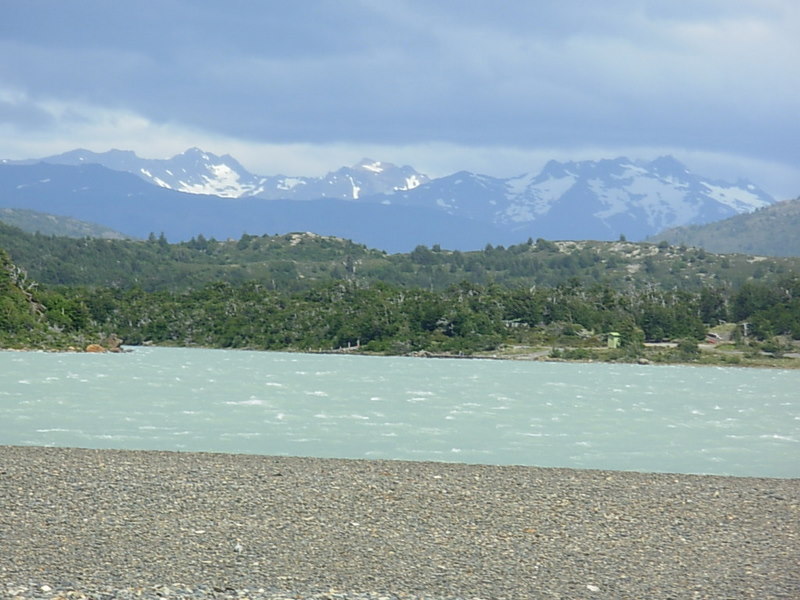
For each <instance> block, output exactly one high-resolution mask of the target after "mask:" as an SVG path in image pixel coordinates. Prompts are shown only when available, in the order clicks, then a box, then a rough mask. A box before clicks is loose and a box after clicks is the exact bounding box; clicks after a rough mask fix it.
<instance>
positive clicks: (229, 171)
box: [14, 148, 429, 200]
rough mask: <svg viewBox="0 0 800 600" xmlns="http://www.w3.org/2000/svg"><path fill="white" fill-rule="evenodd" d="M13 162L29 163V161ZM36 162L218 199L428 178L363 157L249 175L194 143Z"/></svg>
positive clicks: (315, 195)
mask: <svg viewBox="0 0 800 600" xmlns="http://www.w3.org/2000/svg"><path fill="white" fill-rule="evenodd" d="M14 162H16V163H17V164H19V163H27V164H30V163H31V162H34V161H14ZM41 162H45V163H50V164H60V165H87V164H98V165H102V166H104V167H106V168H108V169H112V170H114V171H127V172H128V173H133V174H134V175H138V176H139V177H141V178H143V179H145V180H146V181H149V182H150V183H154V184H156V185H158V186H160V187H163V188H167V189H170V190H175V191H178V192H186V193H188V194H205V195H213V196H220V197H222V198H249V197H256V198H264V199H267V200H278V199H281V200H316V199H319V198H339V199H342V200H357V199H359V198H360V197H363V196H365V195H374V194H391V193H393V192H395V191H398V190H403V191H404V190H410V189H413V188H415V187H417V186H419V185H421V184H423V183H426V182H427V181H429V178H428V177H427V176H426V175H423V174H422V173H418V172H417V171H415V170H414V169H413V168H411V167H409V166H403V167H398V166H396V165H393V164H391V163H384V162H380V161H375V160H371V159H367V158H365V159H363V160H362V161H361V162H359V163H357V164H355V165H353V166H352V167H342V168H341V169H339V170H338V171H334V172H331V173H328V174H327V175H324V176H322V177H304V176H298V177H291V176H286V175H268V176H264V175H254V174H253V173H250V172H249V171H247V169H245V168H244V167H243V166H242V165H241V164H240V163H239V162H238V161H237V160H236V159H235V158H233V157H232V156H230V155H229V154H225V155H223V156H217V155H216V154H212V153H211V152H205V151H204V150H201V149H199V148H190V149H188V150H186V151H185V152H183V153H182V154H177V155H175V156H173V157H172V158H168V159H147V158H139V157H138V156H136V154H135V153H133V152H130V151H124V150H110V151H108V152H102V153H95V152H90V151H89V150H73V151H71V152H66V153H64V154H58V155H56V156H49V157H47V158H43V159H41Z"/></svg>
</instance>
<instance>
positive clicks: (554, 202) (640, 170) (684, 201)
mask: <svg viewBox="0 0 800 600" xmlns="http://www.w3.org/2000/svg"><path fill="white" fill-rule="evenodd" d="M382 201H383V202H389V203H400V204H408V205H414V206H429V207H434V206H435V207H438V208H440V209H441V210H444V211H446V212H448V213H450V214H453V215H458V216H464V217H468V218H472V219H477V220H482V221H488V222H490V223H492V224H494V225H495V226H498V227H501V228H503V229H511V230H512V231H520V232H526V233H529V234H531V235H537V236H540V237H545V238H548V239H587V238H588V239H599V240H608V239H616V238H617V237H618V236H619V235H621V234H624V235H625V236H626V237H628V238H629V239H642V238H644V237H646V236H648V235H652V234H653V233H656V232H659V231H662V230H663V229H666V228H669V227H675V226H677V224H681V225H688V224H702V223H709V222H711V221H716V220H719V219H725V218H728V217H730V216H733V215H736V214H740V213H744V212H751V211H753V210H756V209H758V208H762V207H765V206H768V205H770V204H772V203H774V202H775V200H774V199H773V198H772V197H771V196H770V195H769V194H767V193H766V192H764V191H763V190H761V189H759V188H758V187H756V186H755V185H754V184H752V183H750V182H747V181H739V182H737V183H735V184H731V183H726V182H721V181H713V180H709V179H707V178H703V177H701V176H698V175H695V174H693V173H692V172H690V171H689V170H688V169H687V168H686V167H685V166H684V165H682V164H681V163H680V162H678V161H677V160H675V159H674V158H672V157H670V156H665V157H661V158H658V159H656V160H653V161H651V162H645V161H635V160H630V159H628V158H624V157H621V158H617V159H613V160H599V161H583V162H566V163H560V162H556V161H550V162H549V163H547V165H545V167H544V168H543V169H542V171H540V172H539V173H535V174H526V175H520V176H517V177H511V178H507V179H497V178H493V177H488V176H486V175H475V174H472V173H467V172H460V173H456V174H454V175H450V176H448V177H443V178H440V179H436V180H434V181H432V182H430V183H428V184H425V185H422V186H419V187H418V188H416V189H414V190H410V191H408V192H402V193H396V194H394V195H393V196H392V197H384V198H383V199H382Z"/></svg>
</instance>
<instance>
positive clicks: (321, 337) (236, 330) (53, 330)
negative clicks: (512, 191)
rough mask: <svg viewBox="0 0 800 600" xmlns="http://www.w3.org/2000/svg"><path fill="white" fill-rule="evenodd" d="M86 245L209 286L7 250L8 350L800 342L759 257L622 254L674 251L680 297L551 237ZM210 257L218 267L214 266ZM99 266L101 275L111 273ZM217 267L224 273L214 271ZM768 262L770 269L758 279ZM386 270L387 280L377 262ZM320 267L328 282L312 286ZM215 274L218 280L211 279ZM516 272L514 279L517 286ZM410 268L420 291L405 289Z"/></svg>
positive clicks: (467, 349)
mask: <svg viewBox="0 0 800 600" xmlns="http://www.w3.org/2000/svg"><path fill="white" fill-rule="evenodd" d="M33 237H34V238H35V237H37V236H33ZM38 237H39V238H43V236H38ZM40 241H43V242H45V241H46V242H47V243H48V244H53V245H54V244H57V243H61V242H62V240H61V239H60V238H58V239H57V238H45V239H42V240H40ZM79 242H81V243H82V247H83V248H84V249H91V248H102V249H106V248H108V247H112V248H116V249H117V251H119V252H120V253H119V254H118V255H117V256H118V260H133V258H132V257H135V256H138V257H139V258H138V259H139V260H142V261H143V264H149V263H150V262H152V263H153V268H152V269H151V272H153V273H162V274H163V276H164V277H165V278H168V276H169V268H168V267H167V266H164V265H163V264H159V263H158V262H157V261H155V260H150V259H152V257H154V256H158V253H163V255H164V256H165V257H167V260H166V261H165V263H166V264H167V265H168V264H169V261H172V260H176V258H175V257H177V256H181V255H183V254H182V253H185V255H186V256H187V257H194V258H196V259H197V262H190V261H188V259H187V265H188V266H195V267H198V270H197V271H196V273H202V274H203V275H204V277H198V279H199V281H200V283H198V284H197V285H189V280H190V279H191V278H188V279H187V280H186V281H184V282H183V283H182V285H181V286H172V285H168V284H167V282H166V280H165V282H164V284H163V285H160V286H153V287H154V288H155V289H151V290H148V289H145V287H143V286H142V285H136V284H130V283H129V282H128V281H127V280H126V281H125V284H124V285H123V282H122V281H115V280H112V281H110V282H109V283H111V285H103V286H101V285H99V284H98V283H97V282H95V283H93V284H92V285H63V284H62V285H53V284H50V285H47V286H38V285H37V284H35V283H34V282H33V281H32V280H31V279H29V276H28V274H27V273H26V271H25V270H24V269H22V268H21V267H19V266H18V265H16V264H15V263H14V262H12V260H11V258H10V257H9V255H8V254H7V253H6V252H3V251H0V346H3V347H28V348H31V347H43V348H53V347H56V348H57V347H61V348H63V347H67V346H70V345H74V346H76V347H82V346H83V345H85V344H86V343H89V342H92V341H95V342H96V341H100V340H102V339H103V338H105V337H107V336H108V335H110V334H112V333H113V334H117V335H119V336H121V337H122V338H123V339H124V340H125V341H126V342H127V343H128V344H143V343H154V344H170V345H180V346H194V345H198V346H210V347H224V348H253V349H270V350H299V351H337V350H338V351H341V350H343V349H350V350H353V349H355V348H357V349H358V350H359V351H365V352H377V353H389V354H407V353H414V352H429V353H433V354H451V355H453V354H455V355H459V354H467V355H468V354H472V353H481V352H492V351H496V350H498V349H500V348H502V347H542V346H544V347H550V348H551V356H563V357H566V358H593V357H600V358H603V359H619V360H628V359H634V358H636V357H641V356H642V355H643V352H644V344H645V342H659V341H665V340H672V341H681V343H680V344H678V346H677V347H676V348H674V349H670V350H668V351H664V352H662V353H661V354H659V355H658V358H659V359H663V360H678V359H680V360H689V359H692V358H694V357H696V355H697V342H698V341H699V340H701V339H702V338H704V336H705V335H706V332H707V331H708V329H709V327H714V326H719V325H720V324H721V323H731V324H739V325H738V326H733V328H732V329H730V333H731V335H732V341H733V342H736V343H737V344H739V346H740V347H741V348H743V349H747V350H748V351H758V352H761V351H763V350H767V351H769V352H771V353H772V354H773V355H776V356H779V355H780V354H782V353H783V352H784V351H786V350H787V349H788V348H789V347H788V346H787V343H788V342H789V341H791V340H797V339H800V275H798V274H797V271H796V270H793V269H791V268H790V263H781V262H778V261H753V262H751V261H749V259H745V262H744V264H746V265H749V266H750V267H753V270H752V271H751V275H750V276H749V277H747V276H745V275H743V274H741V273H737V277H739V278H741V279H743V281H742V282H741V283H735V281H736V278H732V279H728V280H723V279H719V278H718V277H716V276H713V275H712V273H713V270H712V269H711V268H706V269H705V271H701V270H699V269H698V270H696V271H692V273H695V274H697V275H699V274H704V275H705V276H706V283H705V284H703V282H702V281H693V280H692V277H683V276H682V272H681V270H678V271H677V272H671V271H673V270H674V269H675V267H674V263H675V261H683V262H685V263H686V265H687V266H688V265H689V264H690V263H698V262H699V263H701V264H703V265H715V266H716V267H718V268H719V269H720V271H724V270H726V269H729V270H732V266H731V265H730V264H729V266H728V267H723V266H722V263H723V261H724V260H725V259H726V258H728V257H718V256H714V255H708V254H705V255H703V254H702V253H701V252H700V251H696V250H693V249H685V250H683V249H679V248H678V249H676V248H664V247H658V246H649V245H631V244H620V247H621V248H622V252H623V253H627V255H630V254H633V251H631V250H629V248H630V246H634V247H635V248H638V249H639V253H640V254H644V255H645V258H644V259H643V261H642V262H640V263H636V264H641V265H642V266H641V267H640V269H631V268H630V266H631V264H634V263H627V266H626V268H625V269H624V271H626V272H628V273H631V274H635V273H636V272H638V271H639V270H644V271H647V269H648V268H650V267H648V266H647V261H646V258H647V257H655V256H659V255H666V254H671V255H673V256H674V259H673V266H669V265H670V263H669V262H667V261H664V262H660V263H655V264H654V265H653V266H652V268H651V271H652V272H651V273H649V274H648V276H651V277H655V276H656V275H658V274H661V275H663V276H665V277H666V281H667V282H669V281H672V280H673V279H675V280H678V281H682V282H684V283H686V285H684V286H683V287H677V286H672V287H669V286H668V285H666V284H658V283H657V280H656V279H651V280H646V281H644V282H642V281H641V280H636V279H634V278H630V279H626V278H625V277H622V278H621V279H619V280H617V281H615V283H612V280H610V279H609V280H607V281H603V278H602V277H600V278H595V277H590V276H585V277H581V276H580V274H584V275H585V273H586V272H587V271H585V270H581V269H588V272H591V271H592V268H593V267H596V268H597V269H600V268H601V267H600V266H599V265H601V264H603V261H607V260H609V258H610V257H611V256H613V255H612V254H607V255H605V256H604V257H603V256H600V255H598V252H599V251H597V250H596V249H593V248H592V246H591V245H585V246H581V245H579V244H576V245H575V246H574V248H573V252H571V253H566V252H565V251H564V248H563V247H562V246H559V244H556V243H553V242H546V241H543V240H538V241H536V242H531V243H529V244H523V245H520V246H518V247H517V246H515V247H512V248H509V249H498V248H487V249H485V250H484V251H481V252H477V253H474V254H473V255H472V256H471V257H470V256H467V253H464V254H462V255H461V256H462V259H463V260H464V263H463V264H462V265H461V266H460V267H458V266H457V263H456V262H455V260H456V259H454V258H453V257H454V256H455V255H456V253H452V252H446V251H443V250H440V249H437V248H430V249H429V248H418V249H416V250H415V251H414V252H412V253H410V254H408V255H398V256H397V257H396V258H395V257H387V256H386V255H385V254H383V253H381V252H377V251H371V250H368V249H366V248H364V247H363V246H359V245H356V244H352V243H351V242H346V241H342V240H334V239H328V238H318V237H317V236H309V235H295V236H280V237H272V238H271V237H266V236H265V237H248V236H246V237H243V238H242V239H241V240H239V241H237V242H215V241H211V240H202V239H199V240H198V239H196V240H194V241H193V242H190V243H187V244H177V245H172V244H168V243H166V241H165V240H163V238H162V239H159V238H156V237H155V236H153V239H151V240H150V241H148V242H138V243H134V242H124V241H123V242H119V243H118V242H117V241H113V242H109V241H107V240H100V241H98V240H89V239H87V240H79ZM270 244H272V245H274V247H273V248H271V249H270V248H269V245H270ZM43 247H46V244H43ZM77 247H79V246H69V245H65V246H64V248H67V249H69V248H72V249H74V248H77ZM234 248H235V250H234ZM87 251H88V250H87ZM123 251H124V252H123ZM137 252H138V253H139V254H138V255H137V254H136V253H137ZM226 252H227V253H234V252H236V253H238V254H237V256H239V257H242V256H245V255H246V254H247V253H248V252H250V253H252V254H253V256H254V257H263V256H264V255H265V254H268V255H270V258H271V261H270V262H264V261H263V258H262V259H261V262H254V264H260V265H269V266H268V267H267V266H265V267H264V268H266V269H269V271H268V273H269V275H274V274H276V273H278V271H277V270H275V267H274V264H275V263H276V262H277V263H279V264H283V263H288V264H287V266H286V268H285V271H283V273H284V278H283V279H279V280H278V279H275V280H273V277H263V276H262V277H244V276H243V277H241V278H240V277H233V278H231V277H225V274H226V271H225V268H224V261H220V259H219V257H220V255H225V253H226ZM98 253H100V252H98ZM326 253H327V254H326ZM306 254H307V255H309V256H307V260H306V261H305V262H304V261H303V257H304V255H306ZM81 256H82V255H81V254H80V253H77V254H76V255H74V256H73V257H72V258H71V259H70V261H69V264H70V265H71V267H72V269H73V270H74V272H78V273H80V272H85V271H87V270H90V269H92V268H94V267H93V266H92V263H91V262H88V264H87V263H84V262H82V261H81V260H79V258H80V257H81ZM202 256H206V257H209V260H208V261H207V262H205V263H204V262H202V261H200V260H199V257H202ZM520 256H525V257H527V258H526V259H527V260H537V259H538V260H540V261H541V264H542V265H544V264H546V263H547V260H548V259H557V260H560V261H561V263H563V264H564V265H566V266H564V267H563V268H562V269H557V268H556V267H555V265H551V267H550V268H549V269H546V279H548V278H553V281H555V283H553V284H549V283H547V282H545V283H538V279H537V277H539V275H537V274H536V271H535V268H534V267H531V266H530V265H529V266H528V269H530V270H526V271H525V272H522V267H521V266H520V265H521V264H522V263H519V262H515V258H519V257H520ZM565 257H567V258H569V257H571V258H570V259H569V260H565ZM582 257H583V258H582ZM62 258H63V257H62ZM211 258H213V259H214V260H213V261H212V260H211ZM145 259H148V260H145ZM392 260H395V261H396V262H391V261H392ZM470 260H475V263H474V266H473V267H472V270H475V269H477V268H478V265H481V267H480V268H482V269H483V271H482V273H483V275H484V276H485V277H486V280H487V281H484V282H474V281H469V280H467V279H466V278H462V279H461V280H460V281H458V282H456V283H451V282H450V281H451V278H450V277H449V276H448V275H452V276H453V277H457V276H458V275H459V274H461V273H469V272H471V271H470V269H468V268H467V266H466V265H467V264H468V263H469V261H470ZM728 260H731V258H728ZM734 260H735V258H734ZM370 261H376V264H377V265H381V267H380V268H381V269H383V270H384V271H383V272H384V277H383V278H382V279H379V278H378V277H376V276H373V277H372V278H370V277H368V276H365V275H364V274H363V271H364V270H365V269H364V268H363V267H365V266H366V265H368V264H369V263H370ZM381 261H383V262H381ZM764 262H766V263H767V264H766V265H765V264H764ZM561 263H559V264H561ZM582 263H585V264H584V265H583V266H581V265H582ZM452 265H456V269H455V271H454V272H453V271H451V266H452ZM514 265H516V267H515V266H514ZM569 265H575V267H572V266H569ZM96 266H97V268H102V264H101V263H98V264H97V265H96ZM204 266H205V267H208V268H209V270H208V271H205V270H204V269H202V268H199V267H204ZM239 267H240V268H244V267H243V266H242V265H241V264H239ZM501 267H502V268H501ZM759 267H762V268H763V271H762V272H761V273H760V274H758V273H756V272H755V269H757V268H759ZM315 268H316V271H315V270H314V269H315ZM515 268H517V269H519V270H520V271H519V272H516V271H515V270H514V269H515ZM334 269H340V271H336V272H332V271H333V270H334ZM373 269H376V270H377V271H380V269H378V266H373ZM459 269H460V270H459ZM301 270H302V272H301ZM188 272H189V271H187V273H188ZM315 272H316V273H317V275H318V276H317V277H313V276H312V274H314V273H315ZM375 272H376V271H373V273H375ZM211 273H217V274H218V275H219V277H218V279H217V280H216V281H210V282H204V281H203V280H204V279H205V278H206V277H207V276H209V274H211ZM502 273H507V274H508V279H507V280H506V281H503V279H502V277H501V276H500V275H501V274H502ZM512 273H515V275H512ZM557 273H560V274H561V276H560V277H558V276H557V275H556V274H557ZM573 273H578V274H573ZM404 274H405V276H406V277H407V278H408V279H409V280H410V281H411V283H405V282H404V281H403V275H404ZM489 274H491V277H490V276H489ZM323 275H324V276H323ZM693 277H694V276H693ZM393 278H394V279H399V280H400V282H399V283H398V282H395V281H391V280H392V279H393ZM151 281H153V280H151ZM279 281H280V284H279ZM501 281H502V283H501ZM648 281H649V282H648ZM420 283H421V285H420ZM178 288H179V289H178ZM744 324H746V326H745V325H744ZM612 331H615V332H619V333H620V334H621V341H622V347H621V348H619V349H614V350H613V351H609V352H606V353H603V354H602V356H599V355H597V356H596V355H595V354H592V352H591V351H590V350H589V349H590V348H598V347H602V346H604V345H605V343H606V335H607V334H608V333H609V332H612ZM732 362H733V361H732Z"/></svg>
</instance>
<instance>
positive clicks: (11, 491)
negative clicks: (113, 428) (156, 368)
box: [0, 446, 800, 600]
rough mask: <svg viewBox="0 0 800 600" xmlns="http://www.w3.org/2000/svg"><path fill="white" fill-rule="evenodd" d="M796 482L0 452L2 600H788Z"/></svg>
mask: <svg viewBox="0 0 800 600" xmlns="http://www.w3.org/2000/svg"><path fill="white" fill-rule="evenodd" d="M799 529H800V480H797V479H792V480H786V479H760V478H734V477H717V476H693V475H673V474H647V473H628V472H616V471H578V470H570V469H542V468H533V467H498V466H482V465H465V464H449V463H413V462H402V461H367V460H363V461H362V460H337V459H315V458H291V457H268V456H249V455H232V454H197V453H174V452H154V451H147V452H142V451H116V450H79V449H59V448H39V447H17V446H0V544H2V546H1V547H0V582H2V583H0V597H6V598H57V597H58V598H64V599H66V598H75V599H79V598H94V599H98V600H99V599H110V598H131V599H134V598H137V599H142V598H162V599H163V598H198V599H199V598H245V597H246V598H252V599H259V598H262V599H267V598H270V599H276V598H317V599H340V598H341V599H367V598H369V599H378V598H384V599H399V598H406V599H411V598H431V599H433V598H439V599H443V598H463V599H468V598H483V599H502V598H636V599H658V598H675V599H679V598H680V599H683V598H713V599H723V598H758V599H765V598H800V534H799V533H798V530H799Z"/></svg>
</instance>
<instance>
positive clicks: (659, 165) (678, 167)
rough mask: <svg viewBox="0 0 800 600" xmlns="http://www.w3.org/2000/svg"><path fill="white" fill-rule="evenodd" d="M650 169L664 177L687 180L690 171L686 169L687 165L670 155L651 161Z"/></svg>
mask: <svg viewBox="0 0 800 600" xmlns="http://www.w3.org/2000/svg"><path fill="white" fill-rule="evenodd" d="M648 167H649V169H651V170H652V171H655V172H656V173H658V174H659V175H662V176H673V177H680V178H686V176H687V175H689V169H687V168H686V165H684V164H683V163H682V162H680V161H679V160H677V159H676V158H675V157H674V156H670V155H665V156H659V157H658V158H656V159H655V160H653V161H650V163H648Z"/></svg>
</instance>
